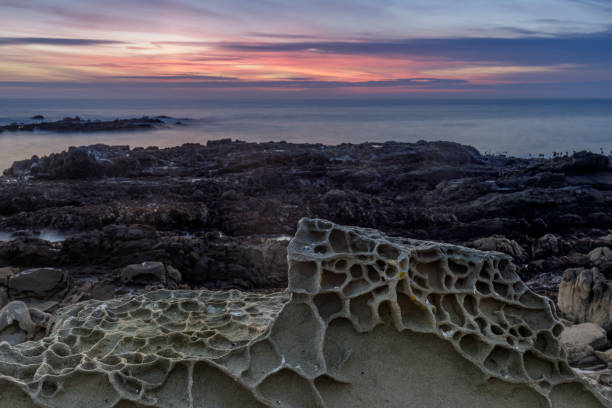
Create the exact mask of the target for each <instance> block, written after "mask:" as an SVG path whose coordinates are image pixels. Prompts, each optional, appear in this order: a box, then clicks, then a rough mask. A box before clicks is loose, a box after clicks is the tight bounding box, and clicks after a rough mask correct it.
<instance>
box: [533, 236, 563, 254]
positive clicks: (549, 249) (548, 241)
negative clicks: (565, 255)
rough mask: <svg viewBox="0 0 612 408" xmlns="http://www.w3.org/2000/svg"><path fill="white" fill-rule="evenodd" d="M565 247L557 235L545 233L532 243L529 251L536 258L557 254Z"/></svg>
mask: <svg viewBox="0 0 612 408" xmlns="http://www.w3.org/2000/svg"><path fill="white" fill-rule="evenodd" d="M565 249H566V245H565V243H564V242H563V241H562V240H561V239H560V238H559V237H558V236H557V235H555V234H545V235H543V236H541V237H540V238H538V239H537V240H536V241H535V242H534V243H533V245H532V249H531V252H532V254H533V257H534V258H536V259H538V258H545V257H547V256H551V255H558V254H560V253H561V252H563V251H565Z"/></svg>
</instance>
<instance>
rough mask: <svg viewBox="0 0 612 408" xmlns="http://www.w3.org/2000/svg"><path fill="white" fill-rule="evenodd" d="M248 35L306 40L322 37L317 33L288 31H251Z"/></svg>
mask: <svg viewBox="0 0 612 408" xmlns="http://www.w3.org/2000/svg"><path fill="white" fill-rule="evenodd" d="M245 35H246V36H247V37H261V38H275V39H288V40H306V39H311V40H312V39H315V38H321V37H320V36H316V35H308V34H287V33H260V32H251V33H246V34H245Z"/></svg>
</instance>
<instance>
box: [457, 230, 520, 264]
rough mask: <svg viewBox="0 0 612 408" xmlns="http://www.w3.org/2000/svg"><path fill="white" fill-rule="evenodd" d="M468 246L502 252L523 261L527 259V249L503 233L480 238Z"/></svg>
mask: <svg viewBox="0 0 612 408" xmlns="http://www.w3.org/2000/svg"><path fill="white" fill-rule="evenodd" d="M468 246H471V247H473V248H476V249H480V250H481V251H497V252H502V253H504V254H508V255H510V256H511V257H512V258H514V259H515V260H517V261H521V262H522V261H524V260H525V259H527V254H526V252H525V250H524V249H523V248H522V247H521V246H520V245H519V243H518V242H516V241H514V240H512V239H508V238H506V237H504V236H501V235H493V236H490V237H485V238H478V239H476V240H474V241H472V242H471V243H469V244H468Z"/></svg>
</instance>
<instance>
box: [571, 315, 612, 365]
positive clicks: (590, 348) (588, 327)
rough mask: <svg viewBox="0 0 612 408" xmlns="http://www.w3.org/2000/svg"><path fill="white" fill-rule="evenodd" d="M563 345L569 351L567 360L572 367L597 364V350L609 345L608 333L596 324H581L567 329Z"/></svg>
mask: <svg viewBox="0 0 612 408" xmlns="http://www.w3.org/2000/svg"><path fill="white" fill-rule="evenodd" d="M561 343H563V345H564V346H565V349H566V350H567V359H568V361H569V362H570V364H572V365H576V366H585V365H589V364H593V363H596V362H597V360H598V358H597V356H596V355H595V354H594V351H595V350H603V349H605V348H606V346H607V345H608V339H607V337H606V331H605V330H604V329H603V328H602V327H601V326H599V325H597V324H595V323H581V324H577V325H574V326H570V327H566V328H565V330H563V333H561Z"/></svg>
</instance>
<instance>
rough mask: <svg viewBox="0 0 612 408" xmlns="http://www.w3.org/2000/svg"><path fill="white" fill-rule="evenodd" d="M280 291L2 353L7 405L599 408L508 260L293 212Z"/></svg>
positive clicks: (137, 312)
mask: <svg viewBox="0 0 612 408" xmlns="http://www.w3.org/2000/svg"><path fill="white" fill-rule="evenodd" d="M288 259H289V289H288V290H287V291H284V292H278V293H270V294H261V293H259V294H255V293H245V292H239V291H236V290H232V291H226V292H209V291H155V292H149V293H146V294H143V295H139V296H132V297H125V298H119V299H115V300H110V301H107V302H100V301H88V302H84V303H79V304H76V305H74V306H71V307H68V308H65V309H63V310H62V311H61V312H60V313H57V314H56V315H55V319H54V324H53V326H52V328H51V332H50V334H51V335H50V337H47V338H44V339H42V340H41V341H38V342H28V343H22V344H19V345H16V346H10V345H9V344H8V343H1V344H0V394H2V401H3V402H6V403H8V404H10V406H11V407H20V408H23V407H28V408H29V407H34V406H35V403H36V404H38V405H37V406H43V407H53V408H59V407H68V406H83V405H86V406H92V407H94V406H95V407H100V408H102V407H104V408H106V407H109V408H110V407H114V408H127V407H130V408H136V407H143V406H153V407H163V408H182V407H185V408H187V407H189V408H196V407H286V408H306V407H330V408H331V407H334V408H335V407H340V408H343V407H364V408H365V407H368V408H369V407H377V406H388V407H398V408H399V407H405V406H407V405H410V406H412V405H414V406H419V407H431V408H433V407H441V406H454V407H461V408H462V407H465V408H467V407H507V408H510V407H542V408H545V407H555V408H556V407H568V408H569V407H577V406H579V407H585V408H590V407H605V406H612V404H611V403H610V401H609V400H608V399H607V398H606V397H605V395H603V394H602V393H600V392H599V391H598V390H596V389H593V388H591V386H590V385H589V384H588V383H586V381H585V380H584V379H582V378H581V377H578V376H577V375H576V374H575V373H574V371H572V369H571V368H569V366H568V364H567V361H566V358H565V351H564V350H563V349H562V348H561V347H560V344H559V341H558V337H559V335H560V333H561V331H562V328H563V327H562V325H561V323H560V322H559V320H558V319H557V317H556V316H555V314H554V309H553V308H552V304H551V303H552V302H551V301H550V300H548V299H546V298H544V297H540V296H538V295H536V294H534V293H533V292H531V291H530V290H529V289H528V288H527V287H526V286H525V285H524V284H523V283H522V282H521V280H520V279H519V278H518V277H517V275H516V274H515V272H514V267H513V266H512V264H511V263H510V260H509V258H508V257H507V256H506V255H502V254H499V253H494V252H480V251H477V250H472V249H467V248H462V247H458V246H453V245H446V244H436V243H431V242H424V241H416V240H411V239H402V238H391V237H388V236H385V235H383V234H381V233H380V232H378V231H375V230H368V229H360V228H354V227H342V226H339V225H337V224H333V223H331V222H328V221H323V220H316V219H303V220H302V221H300V224H299V228H298V231H297V233H296V236H295V237H294V239H293V240H292V241H291V243H290V245H289V252H288Z"/></svg>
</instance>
